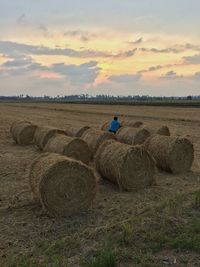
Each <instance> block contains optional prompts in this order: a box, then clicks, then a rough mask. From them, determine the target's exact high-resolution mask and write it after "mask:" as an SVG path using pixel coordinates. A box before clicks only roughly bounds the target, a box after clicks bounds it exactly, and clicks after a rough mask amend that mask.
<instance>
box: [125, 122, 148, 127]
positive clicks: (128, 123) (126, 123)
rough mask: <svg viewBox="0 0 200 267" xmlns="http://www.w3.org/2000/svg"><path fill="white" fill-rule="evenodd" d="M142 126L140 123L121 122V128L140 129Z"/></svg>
mask: <svg viewBox="0 0 200 267" xmlns="http://www.w3.org/2000/svg"><path fill="white" fill-rule="evenodd" d="M142 125H143V122H141V121H122V126H127V127H135V128H140V127H141V126H142Z"/></svg>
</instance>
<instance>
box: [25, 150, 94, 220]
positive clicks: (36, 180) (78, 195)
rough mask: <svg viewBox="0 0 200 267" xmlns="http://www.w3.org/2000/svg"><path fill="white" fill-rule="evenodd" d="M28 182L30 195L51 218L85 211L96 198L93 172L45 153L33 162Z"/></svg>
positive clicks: (60, 156) (75, 162) (67, 159)
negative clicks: (31, 194)
mask: <svg viewBox="0 0 200 267" xmlns="http://www.w3.org/2000/svg"><path fill="white" fill-rule="evenodd" d="M29 181H30V186H31V189H32V192H33V195H34V196H35V197H37V198H39V200H40V202H41V204H42V206H43V208H44V209H45V210H46V211H48V212H49V214H51V215H54V216H68V215H73V214H76V213H79V212H83V211H86V210H87V209H88V208H89V207H90V206H91V204H92V201H93V200H94V197H95V195H96V177H95V175H94V173H93V171H92V169H91V168H89V167H88V166H87V165H85V164H84V163H82V162H80V161H76V160H73V159H70V158H68V157H65V156H62V155H58V154H54V153H45V154H43V155H41V156H40V157H39V158H37V159H36V160H35V161H34V162H33V164H32V166H31V171H30V175H29Z"/></svg>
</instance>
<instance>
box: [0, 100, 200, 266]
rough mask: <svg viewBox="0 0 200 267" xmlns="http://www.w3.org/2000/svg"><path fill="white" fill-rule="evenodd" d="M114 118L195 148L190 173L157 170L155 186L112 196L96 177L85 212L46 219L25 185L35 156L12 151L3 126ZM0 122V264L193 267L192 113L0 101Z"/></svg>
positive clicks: (197, 210) (199, 145)
mask: <svg viewBox="0 0 200 267" xmlns="http://www.w3.org/2000/svg"><path fill="white" fill-rule="evenodd" d="M116 114H117V115H118V116H119V119H124V118H125V117H130V118H131V119H133V120H140V121H143V122H144V123H146V124H149V125H155V126H156V125H167V126H168V127H169V128H170V130H171V133H172V135H184V136H187V137H188V138H189V139H190V140H191V141H192V142H193V144H194V148H195V160H194V164H193V166H192V171H191V172H189V173H184V174H181V175H172V174H169V173H165V172H160V171H158V172H157V174H156V184H155V185H153V186H152V187H151V188H148V189H146V190H143V191H141V192H137V193H134V192H132V193H131V192H120V191H119V189H118V188H117V187H116V186H114V185H112V184H111V183H109V182H108V181H105V180H102V179H101V177H99V181H98V192H97V197H96V200H95V202H94V203H93V206H92V207H91V209H90V210H89V211H88V212H87V213H84V214H81V215H79V216H74V217H68V218H62V219H55V218H51V217H49V216H47V215H46V214H45V212H43V211H42V209H41V207H40V205H39V204H38V203H36V202H34V201H33V199H32V196H31V192H30V188H29V183H28V175H29V169H30V166H31V163H32V162H33V160H34V159H35V158H36V157H37V156H38V155H39V154H40V153H41V152H40V151H39V150H38V149H37V148H36V147H34V146H28V147H21V146H17V145H16V144H15V143H14V141H13V140H12V138H11V137H10V132H9V128H10V125H11V123H12V122H13V121H16V120H19V119H26V120H31V121H33V122H34V123H36V124H38V125H46V126H47V125H48V126H56V127H59V128H64V129H66V128H67V127H68V126H70V125H80V126H81V125H82V126H85V125H88V126H92V127H95V128H99V127H100V126H101V124H102V123H103V122H104V121H105V120H108V119H109V120H110V119H111V118H112V116H113V115H116ZM0 122H1V123H0V266H24V267H25V266H52V267H54V266H69V267H71V266H88V267H89V266H90V267H114V266H121V267H123V266H125V267H132V266H166V265H170V266H200V256H199V255H200V254H199V253H200V109H198V108H170V107H145V106H141V107H136V106H134V107H133V106H109V105H105V106H104V105H83V104H39V103H23V104H20V103H1V104H0ZM91 166H92V167H93V163H91ZM109 261H110V265H108V263H109ZM106 264H107V265H106ZM114 264H115V265H114Z"/></svg>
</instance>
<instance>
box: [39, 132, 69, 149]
mask: <svg viewBox="0 0 200 267" xmlns="http://www.w3.org/2000/svg"><path fill="white" fill-rule="evenodd" d="M55 134H63V135H66V133H65V130H61V129H56V128H51V127H38V128H37V130H36V132H35V136H34V140H35V144H36V145H37V146H38V147H39V148H40V149H41V150H42V149H44V147H45V145H46V144H47V142H48V141H49V139H50V138H52V137H53V136H54V135H55Z"/></svg>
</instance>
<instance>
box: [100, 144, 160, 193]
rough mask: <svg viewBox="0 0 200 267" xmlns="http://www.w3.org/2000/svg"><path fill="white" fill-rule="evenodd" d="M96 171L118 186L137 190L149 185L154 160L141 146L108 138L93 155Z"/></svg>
mask: <svg viewBox="0 0 200 267" xmlns="http://www.w3.org/2000/svg"><path fill="white" fill-rule="evenodd" d="M95 165H96V168H97V170H98V172H99V173H100V174H101V175H102V176H103V177H104V178H106V179H108V180H110V181H111V182H113V183H114V184H117V185H118V186H119V187H120V188H122V189H125V190H128V191H137V190H140V189H144V188H146V187H148V186H151V185H152V184H153V182H154V176H155V170H156V168H155V162H154V160H153V159H152V157H151V156H150V155H149V153H148V152H147V151H146V150H145V149H144V147H143V146H130V145H126V144H122V143H119V142H116V141H114V140H108V141H105V142H104V143H102V144H101V146H100V147H99V149H98V150H97V153H96V155H95Z"/></svg>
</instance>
